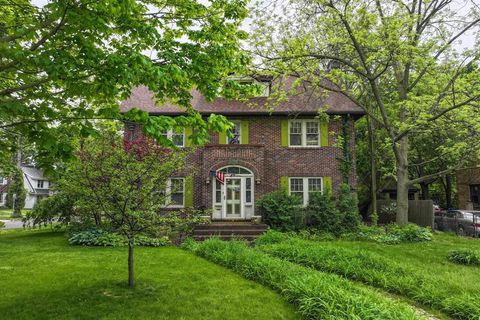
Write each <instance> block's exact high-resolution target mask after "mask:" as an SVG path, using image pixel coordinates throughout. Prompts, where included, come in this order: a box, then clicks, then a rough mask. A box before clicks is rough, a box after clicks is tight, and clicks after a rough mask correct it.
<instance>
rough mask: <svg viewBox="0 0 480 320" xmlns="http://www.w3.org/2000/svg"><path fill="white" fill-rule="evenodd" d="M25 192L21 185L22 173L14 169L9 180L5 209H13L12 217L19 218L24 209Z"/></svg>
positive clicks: (18, 169)
mask: <svg viewBox="0 0 480 320" xmlns="http://www.w3.org/2000/svg"><path fill="white" fill-rule="evenodd" d="M26 196H27V192H26V191H25V187H24V185H23V172H22V170H21V169H20V168H14V169H13V173H12V175H11V176H10V178H9V183H8V192H7V207H8V208H11V209H13V213H12V217H21V216H22V209H23V207H25V198H26Z"/></svg>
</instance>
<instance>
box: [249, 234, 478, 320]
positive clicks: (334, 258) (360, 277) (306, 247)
mask: <svg viewBox="0 0 480 320" xmlns="http://www.w3.org/2000/svg"><path fill="white" fill-rule="evenodd" d="M257 245H258V249H259V250H261V251H262V252H264V253H266V254H269V255H271V256H274V257H277V258H283V259H285V260H288V261H290V262H293V263H297V264H300V265H303V266H307V267H312V268H314V269H316V270H319V271H321V272H327V273H334V274H337V275H340V276H342V277H345V278H347V279H351V280H354V281H360V282H363V283H365V284H367V285H368V286H374V287H377V288H379V289H381V290H386V291H390V292H392V293H393V294H395V295H398V296H401V297H404V298H407V299H408V300H410V303H413V304H419V305H420V306H422V307H426V308H427V309H429V308H431V309H432V310H431V311H433V312H437V311H439V312H441V313H442V314H444V315H450V316H451V317H454V318H458V319H469V320H470V319H471V320H473V319H475V320H478V319H480V307H479V304H478V301H479V299H480V284H479V282H478V280H477V279H478V276H479V271H480V268H478V267H472V266H463V265H458V264H454V263H451V262H449V261H448V260H447V258H446V257H447V254H448V252H449V251H451V250H453V249H459V248H461V249H463V248H470V249H474V250H480V241H479V240H478V239H472V238H462V237H457V236H453V235H449V234H436V235H435V237H434V239H433V240H432V241H427V242H420V243H405V244H399V245H388V244H379V243H373V242H366V241H346V240H337V241H308V240H303V239H300V238H299V237H291V236H290V237H288V236H283V235H282V234H281V233H270V234H266V235H265V236H264V237H262V238H260V239H259V241H258V244H257ZM439 315H441V314H439Z"/></svg>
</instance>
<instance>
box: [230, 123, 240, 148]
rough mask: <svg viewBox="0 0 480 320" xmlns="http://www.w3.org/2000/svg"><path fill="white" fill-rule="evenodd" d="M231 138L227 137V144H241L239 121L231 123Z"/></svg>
mask: <svg viewBox="0 0 480 320" xmlns="http://www.w3.org/2000/svg"><path fill="white" fill-rule="evenodd" d="M232 134H233V136H232V137H227V139H228V141H227V144H241V143H242V126H241V122H240V121H234V122H233V128H232Z"/></svg>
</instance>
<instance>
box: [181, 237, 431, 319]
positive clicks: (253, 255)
mask: <svg viewBox="0 0 480 320" xmlns="http://www.w3.org/2000/svg"><path fill="white" fill-rule="evenodd" d="M188 248H189V249H190V250H192V251H194V252H195V253H197V254H198V255H200V256H202V257H205V258H206V259H208V260H210V261H213V262H215V263H218V264H221V265H224V266H226V267H228V268H230V269H232V270H234V271H236V272H238V273H239V274H241V275H243V276H244V277H246V278H248V279H252V280H255V281H257V282H259V283H262V284H264V285H267V286H269V287H271V288H273V289H275V290H276V291H278V292H280V293H281V294H282V295H283V296H284V297H285V298H286V299H287V300H288V301H290V302H292V303H293V304H295V305H296V306H297V308H298V310H299V311H300V313H301V314H302V316H303V317H304V318H305V319H332V320H333V319H352V320H353V319H355V320H357V319H372V320H373V319H384V320H388V319H421V318H423V317H422V316H419V315H418V314H417V313H416V311H414V310H413V308H411V307H410V306H408V305H406V304H405V303H403V302H400V301H397V300H396V299H392V298H391V297H386V296H385V295H383V294H380V293H379V292H377V291H376V290H373V289H371V288H366V287H364V286H362V285H360V284H356V283H353V282H351V281H348V280H345V279H343V278H342V277H339V276H337V275H333V274H328V273H324V272H318V271H315V270H312V269H309V268H304V267H301V266H299V265H297V264H295V263H291V262H288V261H285V260H281V259H278V258H274V257H271V256H269V255H266V254H264V253H262V252H260V251H258V250H255V249H252V248H249V247H247V246H246V245H245V244H244V243H242V242H238V241H230V242H224V241H221V240H218V239H211V240H207V241H204V242H203V243H190V244H189V245H188Z"/></svg>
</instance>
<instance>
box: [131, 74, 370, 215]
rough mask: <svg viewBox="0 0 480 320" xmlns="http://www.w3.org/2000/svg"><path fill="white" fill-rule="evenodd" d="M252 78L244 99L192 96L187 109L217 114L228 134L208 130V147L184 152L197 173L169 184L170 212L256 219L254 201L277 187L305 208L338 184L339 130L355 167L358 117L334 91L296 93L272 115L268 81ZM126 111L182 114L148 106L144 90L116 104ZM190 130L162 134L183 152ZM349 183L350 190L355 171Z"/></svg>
mask: <svg viewBox="0 0 480 320" xmlns="http://www.w3.org/2000/svg"><path fill="white" fill-rule="evenodd" d="M255 81H257V83H260V84H261V85H263V86H264V88H265V90H264V92H263V93H262V94H261V96H256V97H252V98H250V99H249V100H248V101H247V102H242V101H227V100H225V99H222V98H218V99H216V100H215V101H213V102H208V101H206V100H205V99H204V97H203V96H202V95H201V94H200V93H199V92H197V91H195V90H193V91H192V106H193V108H195V109H196V110H197V111H199V112H200V114H202V115H203V116H205V117H206V116H209V115H210V114H211V113H215V114H222V115H225V116H226V117H227V118H228V119H229V120H230V121H232V122H233V123H234V124H235V129H234V137H233V138H229V137H227V135H226V133H220V134H217V133H212V134H211V137H210V143H209V144H207V145H204V146H202V147H200V148H197V149H196V150H195V151H194V152H193V153H192V154H191V155H190V157H189V159H188V161H189V163H190V164H193V165H194V167H195V168H196V169H197V170H196V172H195V174H193V175H192V176H189V173H186V174H184V175H181V174H179V176H178V177H175V178H172V179H171V182H170V185H169V187H167V189H169V188H170V187H172V186H175V191H172V193H171V197H172V202H173V203H174V204H175V207H195V208H205V209H212V210H213V213H212V219H213V220H248V219H251V218H252V217H254V216H257V215H258V214H259V212H258V208H256V206H255V201H256V200H257V199H259V198H260V197H261V196H262V195H263V194H265V193H267V192H271V191H275V190H278V189H279V188H281V187H284V188H287V189H288V191H289V192H290V193H295V194H297V195H299V196H300V197H302V199H303V201H304V204H306V203H307V202H308V197H309V194H311V193H312V192H318V191H320V192H321V191H322V190H324V189H326V188H332V189H333V190H336V189H337V188H338V186H339V185H340V183H341V180H342V175H341V172H340V170H339V160H338V159H339V158H342V157H343V152H342V150H341V149H340V148H339V147H336V146H335V145H336V135H338V134H340V133H341V132H342V130H348V131H349V133H350V134H349V135H350V143H351V147H352V148H351V150H352V160H353V164H354V163H355V152H354V151H355V150H354V145H355V136H354V121H355V120H356V119H358V118H359V117H361V116H362V115H363V110H362V109H360V108H359V107H358V106H356V105H355V104H354V103H352V102H351V101H350V100H349V99H347V98H346V97H344V96H342V95H340V94H335V93H332V94H330V95H327V96H325V95H324V94H323V95H320V94H319V95H317V94H313V93H312V92H307V91H305V92H302V91H300V90H299V91H298V94H295V95H292V96H289V97H288V98H287V100H286V101H282V102H280V103H278V104H277V105H275V106H274V108H273V110H267V103H268V95H269V91H270V90H271V85H272V84H271V83H269V82H268V80H255ZM287 85H288V84H287ZM302 90H303V89H302ZM134 107H136V108H138V109H141V110H144V111H148V112H149V113H150V114H152V115H169V116H177V115H183V114H184V112H183V111H182V110H181V109H180V108H179V107H177V106H174V105H171V104H165V105H162V106H158V105H156V104H155V102H154V99H153V93H152V92H150V91H149V90H148V89H147V88H146V87H138V88H136V89H134V90H133V91H132V93H131V96H130V97H129V99H127V100H126V101H124V102H123V103H122V104H121V110H122V111H127V110H129V109H131V108H134ZM321 108H322V109H326V113H327V114H328V115H329V118H330V120H329V121H328V122H327V121H320V120H318V119H317V118H316V116H317V115H318V112H319V110H320V109H321ZM190 133H191V130H190V129H188V128H187V129H186V130H185V132H183V133H174V132H166V133H165V134H166V136H167V137H168V138H170V139H172V140H173V141H174V143H175V144H176V145H177V146H180V147H189V141H188V135H189V134H190ZM141 134H142V132H141V128H140V127H139V126H138V125H137V126H136V125H134V124H129V125H127V126H126V130H125V138H126V139H133V138H134V137H135V138H136V137H138V136H139V135H141ZM218 171H221V172H223V173H225V182H224V183H223V184H222V183H220V182H218V181H217V180H216V179H215V177H213V176H212V175H214V174H215V173H216V172H218ZM350 183H351V185H352V187H355V184H356V176H355V167H354V168H353V170H352V172H351V176H350ZM172 188H173V187H172ZM172 190H173V189H172Z"/></svg>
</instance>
